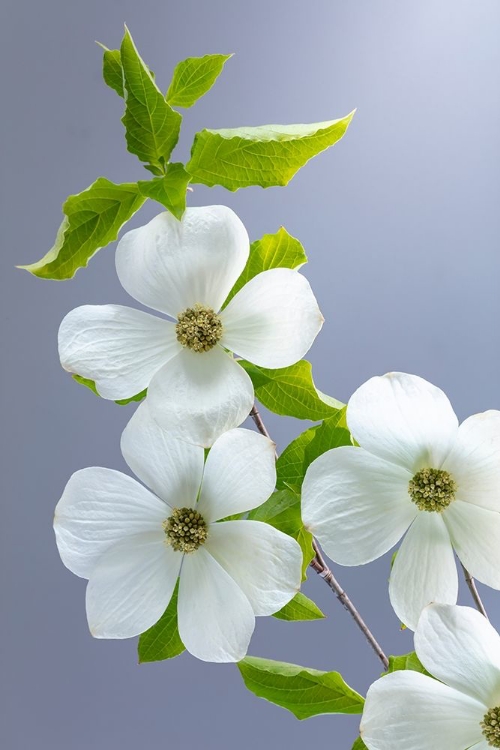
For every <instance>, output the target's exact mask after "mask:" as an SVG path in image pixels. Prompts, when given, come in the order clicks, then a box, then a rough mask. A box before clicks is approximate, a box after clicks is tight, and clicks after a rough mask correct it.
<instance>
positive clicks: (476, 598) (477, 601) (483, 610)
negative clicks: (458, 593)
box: [460, 563, 489, 620]
mask: <svg viewBox="0 0 500 750" xmlns="http://www.w3.org/2000/svg"><path fill="white" fill-rule="evenodd" d="M460 565H462V569H463V571H464V575H465V582H466V584H467V586H468V587H469V591H470V593H471V595H472V598H473V599H474V604H475V605H476V607H477V608H478V610H479V611H480V612H481V614H482V615H484V616H485V617H486V619H487V620H489V617H488V613H487V612H486V608H485V606H484V604H483V602H482V599H481V597H480V596H479V591H478V590H477V586H476V582H475V580H474V579H473V577H472V576H471V574H470V573H469V571H468V570H467V568H466V567H465V565H464V564H463V563H460Z"/></svg>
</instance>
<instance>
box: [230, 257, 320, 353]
mask: <svg viewBox="0 0 500 750" xmlns="http://www.w3.org/2000/svg"><path fill="white" fill-rule="evenodd" d="M220 317H221V320H222V325H223V330H224V333H223V337H222V342H221V343H222V345H223V346H225V347H227V348H228V349H230V350H231V351H233V352H236V353H237V354H239V355H240V356H241V357H244V358H245V359H249V360H250V362H254V363H255V364H256V365H260V366H261V367H288V366H289V365H293V364H295V362H297V361H298V360H299V359H301V358H302V357H303V356H304V354H306V352H307V351H309V349H310V348H311V346H312V343H313V341H314V339H315V338H316V336H317V334H318V333H319V331H320V329H321V326H322V325H323V316H322V315H321V312H320V310H319V307H318V303H317V302H316V298H315V296H314V294H313V293H312V290H311V287H310V285H309V282H308V281H307V279H306V278H305V277H304V276H302V275H301V274H300V273H298V272H297V271H293V270H291V269H290V268H274V269H272V270H271V271H263V272H262V273H259V274H258V275H257V276H255V277H254V278H253V279H250V281H249V282H248V283H247V284H245V286H244V287H243V288H242V289H240V291H239V292H238V293H237V294H236V295H235V297H234V298H233V299H232V300H231V302H230V303H229V305H228V306H227V307H226V309H225V310H223V311H222V313H221V316H220Z"/></svg>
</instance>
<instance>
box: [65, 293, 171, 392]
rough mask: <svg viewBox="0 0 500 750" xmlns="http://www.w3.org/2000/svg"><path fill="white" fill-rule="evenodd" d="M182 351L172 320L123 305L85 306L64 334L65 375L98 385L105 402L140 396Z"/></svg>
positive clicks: (69, 317)
mask: <svg viewBox="0 0 500 750" xmlns="http://www.w3.org/2000/svg"><path fill="white" fill-rule="evenodd" d="M181 349H182V346H181V345H180V344H179V342H178V341H177V339H176V336H175V326H174V324H173V323H171V322H170V321H168V320H161V319H160V318H155V317H154V315H148V313H145V312H141V311H140V310H133V309H132V308H131V307H122V306H121V305H84V306H83V307H77V308H75V310H72V311H71V312H70V313H68V315H66V317H65V318H64V320H63V322H62V323H61V326H60V328H59V357H60V359H61V364H62V366H63V367H64V369H65V370H69V372H75V373H77V374H78V375H81V376H82V377H84V378H90V379H91V380H95V384H96V387H97V390H98V391H99V394H100V395H101V396H102V397H103V398H110V399H121V398H129V397H130V396H135V395H136V393H140V392H141V391H143V390H144V388H147V387H148V385H149V382H150V380H151V378H152V377H153V375H154V374H155V373H156V372H157V371H158V370H159V369H160V368H161V367H162V366H163V365H164V364H165V362H168V361H169V360H170V359H171V358H172V357H174V356H175V355H176V354H177V353H178V352H179V351H181Z"/></svg>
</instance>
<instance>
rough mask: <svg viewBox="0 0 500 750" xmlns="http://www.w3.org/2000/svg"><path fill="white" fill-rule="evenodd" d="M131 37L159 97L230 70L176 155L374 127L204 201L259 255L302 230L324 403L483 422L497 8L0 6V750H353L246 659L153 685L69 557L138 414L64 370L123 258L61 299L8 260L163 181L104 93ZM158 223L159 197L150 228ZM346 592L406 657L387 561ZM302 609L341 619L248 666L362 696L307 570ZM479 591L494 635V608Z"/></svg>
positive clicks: (332, 726)
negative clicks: (267, 683) (87, 196)
mask: <svg viewBox="0 0 500 750" xmlns="http://www.w3.org/2000/svg"><path fill="white" fill-rule="evenodd" d="M124 21H126V22H127V24H128V25H129V26H130V29H131V31H132V34H133V35H134V38H135V40H136V42H137V44H138V46H139V49H140V50H141V51H142V54H143V56H144V57H145V59H146V61H147V62H148V63H149V64H150V65H151V67H152V69H153V70H154V71H156V73H157V80H158V81H159V82H160V85H162V86H163V88H164V89H166V87H167V86H168V82H169V76H170V73H171V71H172V69H173V67H174V65H175V63H176V62H177V61H178V60H180V59H182V58H184V57H187V56H190V55H203V54H206V53H207V52H224V53H226V52H235V53H237V54H236V55H235V57H234V58H233V59H232V60H230V61H229V62H228V64H227V66H226V69H225V71H224V73H223V75H222V76H221V78H220V79H219V82H218V83H217V85H216V87H215V88H214V89H213V90H212V92H210V93H209V94H208V95H207V96H206V97H205V98H204V99H202V100H201V101H200V102H199V104H197V105H196V106H195V107H194V109H192V110H190V111H187V113H186V116H185V124H184V129H183V135H182V139H181V142H180V144H179V147H178V150H177V151H176V152H175V159H176V160H183V161H185V160H186V159H187V157H188V152H189V147H190V143H191V140H192V136H193V134H194V133H195V131H196V130H199V129H201V128H202V127H216V128H217V127H232V126H238V125H259V124H263V123H276V122H283V123H295V122H304V121H306V122H313V121H319V120H326V119H331V118H336V117H340V116H342V115H345V114H347V113H348V112H349V111H350V110H351V109H353V108H354V107H358V112H357V115H356V117H355V119H354V121H353V124H352V125H351V128H350V130H349V132H348V135H347V136H346V137H345V139H344V140H343V141H342V142H341V143H340V144H338V145H337V146H335V147H334V148H333V149H331V150H330V151H328V152H326V153H324V154H322V155H320V156H319V157H317V158H316V159H315V160H314V161H312V162H311V163H310V164H308V165H307V167H305V168H304V169H303V170H302V171H301V172H300V173H299V174H298V176H297V177H296V178H295V179H294V180H293V182H292V183H291V184H290V185H289V187H287V188H286V189H283V188H275V189H271V190H266V191H263V190H261V189H260V188H252V189H246V190H241V191H240V192H238V193H236V194H231V193H227V192H225V191H223V190H222V189H213V190H209V189H206V188H202V187H198V186H197V187H196V189H195V192H194V194H193V195H192V196H191V197H190V199H189V200H190V203H191V204H192V205H204V204H207V203H216V202H223V203H226V204H228V205H230V206H231V207H232V208H233V209H234V210H235V211H236V212H237V213H238V214H239V215H240V216H241V218H242V219H243V221H244V222H245V224H246V226H247V228H248V230H249V233H250V236H251V237H252V238H258V237H260V236H261V235H262V234H263V233H264V232H274V231H276V229H277V228H278V226H279V225H280V224H283V225H284V226H286V228H287V229H288V230H289V232H291V233H292V234H294V235H295V236H297V237H299V238H300V239H301V241H302V242H303V243H304V245H305V247H306V250H307V251H308V253H309V258H310V263H309V265H308V266H307V267H306V269H305V273H306V275H307V276H308V278H309V279H310V281H311V283H312V285H313V288H314V290H315V292H316V294H317V297H318V300H319V302H320V305H321V307H322V310H323V313H324V315H325V318H326V324H325V326H324V328H323V332H322V334H321V335H320V337H319V338H318V341H317V343H316V344H315V346H314V348H313V350H312V351H311V353H310V357H311V359H312V362H313V365H314V371H315V375H316V380H317V384H318V386H319V387H320V388H321V389H322V390H324V391H326V392H327V393H329V394H332V395H334V396H336V397H337V398H339V399H342V400H347V399H348V397H349V395H350V394H351V393H352V391H353V390H354V389H355V388H356V387H357V386H358V385H359V384H361V383H362V382H363V381H364V380H366V379H367V378H368V377H370V376H372V375H374V374H381V373H384V372H386V371H388V370H392V369H394V370H404V371H407V372H414V373H418V374H420V375H422V376H424V377H426V378H428V379H429V380H431V381H432V382H434V383H436V384H438V385H439V386H441V387H442V388H443V389H444V390H445V391H446V392H447V393H448V394H449V396H450V398H451V400H452V402H453V403H454V405H455V407H456V410H457V413H458V414H459V416H460V418H464V417H465V416H467V415H469V414H471V413H474V412H477V411H481V410H484V409H488V408H495V407H496V408H499V407H500V397H499V381H500V354H499V343H500V342H499V337H498V321H499V319H500V297H499V294H498V291H499V272H500V255H499V253H498V236H499V230H500V219H499V213H498V200H499V197H500V184H499V183H500V178H499V169H498V167H499V143H500V139H499V136H498V133H499V124H500V122H499V120H500V97H499V87H498V71H499V67H500V59H499V58H500V47H499V32H500V4H499V3H498V0H476V2H473V1H472V0H469V1H467V2H464V1H463V0H419V1H417V2H415V1H413V2H411V1H407V2H405V1H404V0H403V1H402V0H377V1H374V0H358V1H357V2H340V1H339V0H324V1H318V0H316V2H314V3H310V4H307V3H304V2H297V1H296V0H287V2H284V1H283V2H270V0H253V2H252V3H243V2H234V0H233V2H230V0H210V2H202V0H182V2H180V1H178V2H176V3H174V2H172V0H163V1H161V0H141V2H140V3H139V2H137V0H134V1H133V0H123V1H120V0H85V2H78V3H77V2H70V1H69V0H43V1H42V2H40V1H38V2H37V1H36V0H31V1H29V0H3V3H2V11H1V23H0V29H1V35H2V41H1V44H0V56H1V58H2V63H1V71H2V105H3V106H2V109H3V115H2V117H1V119H0V128H1V129H2V136H1V143H2V146H3V148H4V153H3V157H2V160H1V182H2V188H1V189H2V195H1V205H2V218H1V221H0V234H1V247H2V251H1V258H0V262H1V264H2V271H1V275H0V279H1V283H2V287H3V290H2V293H1V303H2V306H3V316H2V322H3V325H4V333H3V336H4V338H3V342H4V343H3V345H2V360H3V378H4V382H3V385H2V389H1V397H2V411H1V415H2V424H3V427H4V430H3V431H4V434H5V438H6V440H5V446H4V448H3V450H2V451H1V453H0V459H1V461H2V470H1V472H2V473H1V476H2V484H3V487H4V489H3V492H2V498H3V520H2V522H1V524H0V528H1V534H2V541H1V555H2V560H1V567H0V569H1V576H2V595H1V601H2V616H1V618H0V622H1V626H0V627H1V628H2V635H1V640H0V643H1V648H2V652H3V657H2V666H1V675H2V677H1V681H2V683H3V696H2V697H1V700H0V706H1V712H2V714H3V716H2V721H1V726H2V728H1V730H0V732H1V735H2V736H1V740H2V747H4V748H5V749H6V750H26V748H37V749H38V750H108V749H109V750H115V748H116V750H136V749H137V748H148V749H149V748H163V747H165V748H172V747H177V746H180V747H183V748H187V750H191V748H195V747H201V748H204V749H207V750H210V749H211V748H223V749H226V748H227V749H228V750H229V749H231V750H232V749H233V748H238V749H239V750H250V749H253V748H255V747H262V748H270V747H287V748H289V749H290V750H298V748H303V747H305V746H306V745H308V746H311V747H313V746H316V747H319V746H325V747H333V748H335V750H337V749H338V750H344V748H346V749H347V748H350V747H351V743H352V741H353V740H354V738H355V736H356V733H357V725H358V721H359V717H344V716H339V717H332V716H324V717H317V718H313V719H310V720H309V721H307V722H297V721H296V720H295V719H294V718H293V716H292V715H291V714H288V713H287V712H285V711H284V710H282V709H280V708H278V707H275V706H271V705H270V704H267V703H265V702H264V701H261V700H258V699H257V698H255V697H254V696H253V695H252V694H250V693H248V692H247V691H246V690H245V688H244V686H243V684H242V682H241V680H240V677H239V674H238V671H237V669H236V668H235V667H234V666H232V665H227V666H226V665H224V666H220V665H213V664H203V663H202V662H199V661H196V660H195V659H193V658H191V657H190V656H189V655H187V654H184V655H183V656H181V657H180V658H178V659H175V660H173V661H171V662H165V663H160V664H154V665H143V666H140V667H139V666H138V665H137V663H136V644H135V641H124V642H112V641H107V642H106V641H96V640H93V639H92V638H91V636H90V635H89V633H88V630H87V625H86V620H85V612H84V589H85V583H84V581H82V580H79V579H77V578H76V577H74V576H72V575H71V574H70V573H69V572H68V571H67V570H66V569H65V568H64V567H63V565H62V563H61V562H60V560H59V557H58V554H57V550H56V546H55V543H54V539H53V533H52V528H51V523H52V514H53V508H54V506H55V503H56V501H57V500H58V498H59V496H60V494H61V492H62V489H63V487H64V484H65V483H66V481H67V479H68V477H69V476H70V474H71V473H72V472H73V471H75V470H76V469H79V468H81V467H84V466H91V465H102V466H109V467H113V468H118V469H120V468H124V462H123V460H122V458H121V456H120V452H119V436H120V433H121V430H122V429H123V427H124V425H125V423H126V422H127V420H128V419H129V417H130V415H131V413H132V410H131V407H126V408H121V407H118V406H115V405H114V404H112V403H109V402H106V401H99V400H98V399H97V398H95V397H94V396H93V395H92V394H91V393H90V392H87V391H86V390H85V389H83V388H81V387H79V386H78V385H76V384H75V383H74V382H72V380H71V379H70V378H69V377H68V376H67V375H65V374H64V372H63V371H62V370H61V369H60V366H59V362H58V357H57V349H56V334H57V327H58V325H59V322H60V321H61V319H62V317H63V316H64V315H65V314H66V312H68V311H69V310H70V309H71V308H73V307H75V306H77V305H79V304H84V303H106V302H115V303H124V304H132V305H133V304H134V302H133V301H132V300H131V299H130V298H128V297H127V295H126V294H125V292H124V291H123V290H122V289H121V287H120V286H119V284H118V280H117V278H116V276H115V271H114V262H113V249H112V248H109V249H107V250H103V251H101V252H100V253H99V254H98V255H97V256H96V257H95V258H94V259H93V260H92V262H91V264H90V267H89V268H88V269H87V270H85V271H80V272H78V274H77V276H76V278H75V279H74V280H73V281H69V282H64V283H57V282H48V281H41V280H38V279H35V278H32V277H30V276H29V275H28V274H27V273H24V272H22V271H16V270H14V265H15V264H16V263H27V262H31V261H34V260H38V258H39V257H41V256H42V255H43V254H44V253H45V252H46V250H47V249H48V248H49V247H50V246H51V245H52V242H53V240H54V237H55V232H56V229H57V227H58V225H59V222H60V205H61V204H62V202H63V200H64V199H65V198H66V196H67V195H68V194H69V193H73V192H79V191H80V190H82V189H84V188H85V187H87V185H89V184H90V183H91V182H92V181H93V180H94V179H95V178H96V177H97V176H98V175H101V174H102V175H105V176H106V177H108V178H110V179H111V180H114V181H116V182H120V181H130V180H135V179H139V178H140V179H145V178H146V176H147V174H146V172H145V171H144V170H143V169H142V167H141V166H140V164H139V162H138V161H137V160H136V159H135V157H133V156H132V155H130V154H128V153H127V151H126V150H125V145H124V139H123V129H122V125H121V124H120V116H121V113H122V101H121V100H120V99H119V98H118V97H117V96H116V95H115V94H114V92H113V91H111V90H108V89H107V88H106V87H105V86H104V84H103V83H102V82H101V54H100V50H99V49H98V48H97V47H95V46H94V40H95V39H98V40H100V41H102V42H104V43H106V44H107V45H108V46H111V47H112V46H115V45H117V44H118V43H119V40H120V38H121V35H122V24H123V22H124ZM158 210H159V209H158V207H157V205H156V204H152V203H151V204H150V205H148V206H147V207H146V208H145V209H143V210H142V212H141V214H140V216H139V217H136V218H135V219H134V221H133V225H137V224H142V223H145V222H146V221H147V220H148V219H149V218H150V217H151V216H153V215H154V214H155V213H157V212H158ZM6 350H7V351H6ZM268 426H269V428H270V430H271V432H272V434H273V436H274V437H275V439H276V440H277V442H278V444H279V447H280V448H283V447H284V446H285V445H286V444H287V443H288V442H289V441H290V440H291V439H292V438H293V437H294V436H295V435H296V434H298V433H299V432H300V431H301V430H302V429H305V428H306V427H307V426H308V424H307V423H305V424H304V423H299V422H295V421H293V420H285V419H279V418H277V417H274V416H270V417H269V420H268ZM5 480H6V481H5ZM337 573H338V575H339V578H340V580H341V581H342V583H343V584H344V585H345V587H346V588H347V590H348V592H349V593H350V594H351V596H352V598H353V599H354V601H355V602H356V603H357V604H358V605H359V608H360V609H361V611H362V612H363V614H364V615H365V616H366V619H367V620H368V622H369V623H370V625H371V626H372V628H373V630H374V631H375V633H376V634H377V635H378V636H379V638H380V640H381V642H382V644H383V645H384V647H385V649H386V650H387V651H388V652H389V653H403V652H405V651H408V650H410V648H411V636H410V634H409V633H401V632H400V631H399V629H398V622H397V620H396V618H395V616H394V615H393V613H392V610H391V608H390V606H389V601H388V595H387V577H388V574H389V556H386V558H384V559H382V560H379V561H377V562H376V563H373V564H371V565H369V566H367V567H365V568H356V569H347V568H346V569H342V568H340V569H337ZM305 592H306V593H307V594H308V595H310V596H312V597H313V598H314V599H315V600H316V601H317V602H318V603H319V604H320V606H321V607H322V608H323V609H324V610H325V612H326V613H327V614H328V619H327V620H325V621H322V622H317V623H310V624H300V623H298V624H294V623H283V622H279V621H277V620H274V619H273V618H268V619H261V620H259V621H258V625H257V629H256V633H255V636H254V639H253V641H252V644H251V649H250V650H251V653H252V654H255V655H260V656H267V657H271V658H275V659H283V660H288V661H293V662H296V663H299V664H303V665H306V666H311V667H316V668H320V669H338V670H340V671H341V672H342V673H343V675H344V676H345V678H346V680H347V681H348V682H349V683H350V684H351V685H352V686H353V687H355V688H356V689H358V690H359V691H365V690H366V688H367V687H368V685H369V684H370V683H371V682H372V681H373V679H374V678H376V677H377V676H378V674H379V672H380V666H379V664H378V662H377V661H376V659H375V657H374V656H373V655H372V653H371V651H370V650H369V648H368V646H366V645H365V643H364V642H363V639H362V637H361V635H360V634H359V633H358V631H357V630H356V629H355V627H354V626H353V624H352V623H351V621H350V618H349V616H348V615H347V614H346V613H345V612H344V611H343V610H342V608H341V607H340V605H339V604H338V603H337V602H336V600H335V599H334V597H333V596H332V595H331V592H330V591H329V589H328V588H327V587H326V586H325V585H324V584H323V583H322V582H321V580H320V579H319V578H316V577H315V575H314V573H312V574H311V579H310V580H309V581H307V582H306V584H305ZM483 593H484V598H485V601H486V602H487V604H488V606H489V609H490V611H491V614H492V618H493V620H494V622H495V624H496V625H497V626H500V594H498V593H494V592H491V591H489V590H483ZM462 601H464V602H467V603H468V602H469V601H470V600H469V597H468V592H467V591H465V592H463V593H462Z"/></svg>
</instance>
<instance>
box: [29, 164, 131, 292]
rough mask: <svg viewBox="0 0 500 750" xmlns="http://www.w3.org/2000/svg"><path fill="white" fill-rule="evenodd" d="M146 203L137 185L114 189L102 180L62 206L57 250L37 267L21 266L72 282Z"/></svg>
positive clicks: (35, 274) (73, 196)
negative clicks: (80, 269) (62, 216)
mask: <svg viewBox="0 0 500 750" xmlns="http://www.w3.org/2000/svg"><path fill="white" fill-rule="evenodd" d="M145 200H146V199H145V198H144V196H143V195H140V193H139V190H138V187H137V185H136V184H134V183H123V184H121V185H115V184H114V183H113V182H110V181H109V180H106V179H105V178H104V177H99V179H98V180H96V181H95V182H94V183H93V184H92V185H91V186H90V187H88V188H87V189H86V190H84V191H83V192H82V193H78V195H70V196H69V198H68V199H67V200H66V202H65V203H64V205H63V213H64V215H65V216H64V219H63V222H62V224H61V226H60V227H59V230H58V232H57V237H56V241H55V244H54V246H53V247H52V248H51V249H50V250H49V252H48V253H47V254H46V255H45V256H44V257H43V258H42V259H41V260H39V261H38V262H37V263H31V264H30V265H27V266H18V268H23V269H24V270H26V271H29V272H30V273H32V274H33V275H34V276H39V277H40V278H43V279H71V278H72V277H73V276H74V275H75V273H76V271H77V270H78V269H79V268H84V267H85V266H86V265H87V264H88V262H89V260H90V258H91V257H92V256H93V255H94V254H95V253H96V252H97V251H98V250H100V249H101V247H105V246H106V245H108V244H109V243H110V242H113V240H116V238H117V236H118V232H119V231H120V229H121V227H122V226H123V225H124V224H125V222H127V221H128V220H129V219H131V218H132V216H133V215H134V214H135V212H136V211H137V210H138V209H139V208H140V207H141V206H142V204H143V203H144V201H145Z"/></svg>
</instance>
